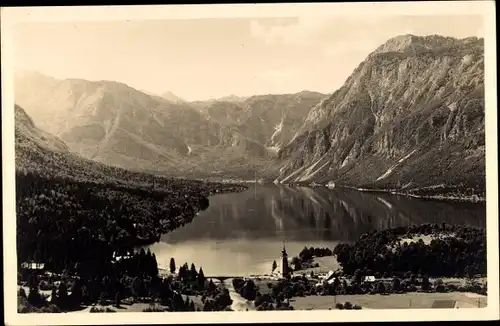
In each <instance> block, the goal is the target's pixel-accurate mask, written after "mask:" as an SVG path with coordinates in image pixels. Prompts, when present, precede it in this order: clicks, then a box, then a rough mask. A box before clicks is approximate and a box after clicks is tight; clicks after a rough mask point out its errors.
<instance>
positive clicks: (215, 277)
mask: <svg viewBox="0 0 500 326" xmlns="http://www.w3.org/2000/svg"><path fill="white" fill-rule="evenodd" d="M246 277H247V276H242V275H239V276H205V278H206V279H209V278H211V279H214V280H219V281H221V283H222V282H224V281H225V280H227V279H229V278H246Z"/></svg>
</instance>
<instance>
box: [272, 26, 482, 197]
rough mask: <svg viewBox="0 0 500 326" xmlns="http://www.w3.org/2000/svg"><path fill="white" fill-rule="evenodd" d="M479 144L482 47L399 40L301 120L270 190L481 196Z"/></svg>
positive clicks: (478, 42)
mask: <svg viewBox="0 0 500 326" xmlns="http://www.w3.org/2000/svg"><path fill="white" fill-rule="evenodd" d="M484 137H485V136H484V41H483V39H478V38H474V37H473V38H466V39H461V40H459V39H454V38H450V37H443V36H437V35H432V36H425V37H421V36H414V35H402V36H398V37H395V38H392V39H390V40H388V41H387V42H386V43H385V44H383V45H381V46H380V47H378V48H377V49H376V50H375V51H374V52H373V53H371V54H370V55H369V56H368V57H367V58H366V60H364V61H363V62H362V63H361V64H360V65H359V66H358V67H357V68H356V69H355V70H354V72H353V73H352V74H351V76H350V77H349V78H348V79H347V80H346V82H345V84H344V85H343V86H342V87H341V88H340V89H338V90H337V91H336V92H335V93H333V94H332V95H331V96H329V97H327V98H325V99H324V100H322V101H321V102H320V103H319V104H318V105H316V106H315V107H314V108H313V109H312V110H311V111H310V112H309V114H308V117H307V118H306V119H305V122H304V124H303V125H302V126H301V127H300V128H299V129H298V131H297V133H296V134H295V135H294V138H293V140H292V141H291V142H290V143H289V144H288V145H287V146H285V147H284V148H282V149H281V150H280V152H279V154H278V155H279V157H280V161H281V162H282V164H283V166H282V169H281V171H280V176H279V177H278V179H277V181H278V182H284V183H287V182H312V181H316V182H321V183H327V182H334V183H336V184H344V185H350V186H356V187H362V188H382V189H384V188H385V189H387V188H389V189H399V190H405V191H421V190H422V189H433V188H435V187H437V188H440V187H441V188H446V187H463V188H467V189H469V190H468V191H471V192H476V193H479V194H480V195H484V189H485V188H484V187H485V147H484V145H485V143H484V142H485V140H484ZM429 187H430V188H429Z"/></svg>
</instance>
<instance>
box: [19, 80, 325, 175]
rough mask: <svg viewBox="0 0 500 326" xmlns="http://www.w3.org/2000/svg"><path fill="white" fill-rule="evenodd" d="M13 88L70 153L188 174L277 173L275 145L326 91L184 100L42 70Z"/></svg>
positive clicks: (137, 167) (288, 136)
mask: <svg viewBox="0 0 500 326" xmlns="http://www.w3.org/2000/svg"><path fill="white" fill-rule="evenodd" d="M15 87H16V90H15V97H16V102H17V103H18V104H19V105H20V106H21V107H23V108H25V109H26V111H27V112H28V114H30V115H32V117H33V119H34V121H35V123H36V124H37V125H38V126H39V127H40V129H43V130H45V131H47V132H50V133H53V134H55V135H57V136H58V137H60V138H61V139H62V140H63V141H64V142H65V143H66V144H67V145H68V147H69V149H70V150H71V151H72V152H75V153H78V154H79V155H81V156H83V157H85V158H89V159H92V160H95V161H98V162H102V163H105V164H109V165H114V166H120V167H124V168H127V169H132V170H141V171H150V172H158V173H168V174H171V175H177V176H190V177H193V176H196V177H198V176H200V177H210V176H217V175H221V174H226V175H228V176H234V177H242V178H248V177H249V176H252V177H253V175H254V173H257V172H258V173H259V174H262V173H265V172H268V173H269V174H270V175H273V176H276V173H277V169H276V168H275V167H273V164H271V163H272V162H273V161H274V159H275V157H276V152H277V149H278V148H279V147H280V146H282V145H283V144H284V143H285V142H287V141H289V140H290V139H291V135H292V134H293V132H294V130H295V129H296V128H298V126H300V125H301V124H302V123H303V121H304V119H305V117H306V116H307V113H308V112H309V110H310V108H311V107H313V106H314V105H315V104H316V103H317V102H319V100H320V99H321V98H322V97H323V96H324V95H323V94H319V93H313V92H302V93H298V94H290V95H266V96H254V97H251V98H248V99H245V100H244V101H243V102H241V101H237V102H226V101H208V102H198V103H186V102H183V101H177V100H176V101H172V99H170V100H168V99H165V98H162V97H159V96H152V95H149V94H146V93H143V92H141V91H138V90H136V89H134V88H131V87H129V86H127V85H125V84H122V83H117V82H112V81H87V80H81V79H66V80H57V79H54V78H51V77H47V76H44V75H41V74H38V73H23V74H18V75H17V76H16V85H15Z"/></svg>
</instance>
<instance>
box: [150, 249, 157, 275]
mask: <svg viewBox="0 0 500 326" xmlns="http://www.w3.org/2000/svg"><path fill="white" fill-rule="evenodd" d="M151 276H152V277H156V276H158V261H157V260H156V255H155V254H153V255H152V256H151Z"/></svg>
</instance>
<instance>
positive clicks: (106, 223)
mask: <svg viewBox="0 0 500 326" xmlns="http://www.w3.org/2000/svg"><path fill="white" fill-rule="evenodd" d="M160 180H161V179H159V181H160ZM240 188H241V186H237V185H222V184H203V183H198V182H192V183H190V182H188V181H184V180H179V181H178V182H173V181H172V180H168V179H165V182H164V183H162V182H158V184H156V187H154V188H149V189H148V188H145V187H133V186H128V185H124V184H118V183H116V182H95V181H84V180H80V181H76V180H74V179H72V178H65V177H50V178H44V177H41V176H40V175H39V174H36V173H32V172H27V173H17V176H16V210H17V218H16V221H17V255H18V264H21V263H22V262H24V261H30V260H34V261H37V262H43V263H45V266H46V268H47V269H49V270H51V271H53V272H62V271H63V270H67V271H68V272H75V273H78V274H79V275H82V276H102V275H107V274H109V267H110V261H111V255H112V253H113V252H118V253H120V252H124V251H129V250H131V249H132V248H133V247H135V246H138V245H142V244H148V243H152V242H155V241H157V240H159V237H160V236H161V234H164V233H166V232H169V231H172V230H174V229H176V228H178V227H180V226H182V225H184V224H186V223H189V222H190V221H191V220H192V219H193V218H194V216H195V215H196V213H197V212H199V211H200V210H203V209H205V208H206V207H208V204H209V203H208V198H207V197H206V195H207V194H209V193H216V192H223V191H236V190H238V189H240Z"/></svg>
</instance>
